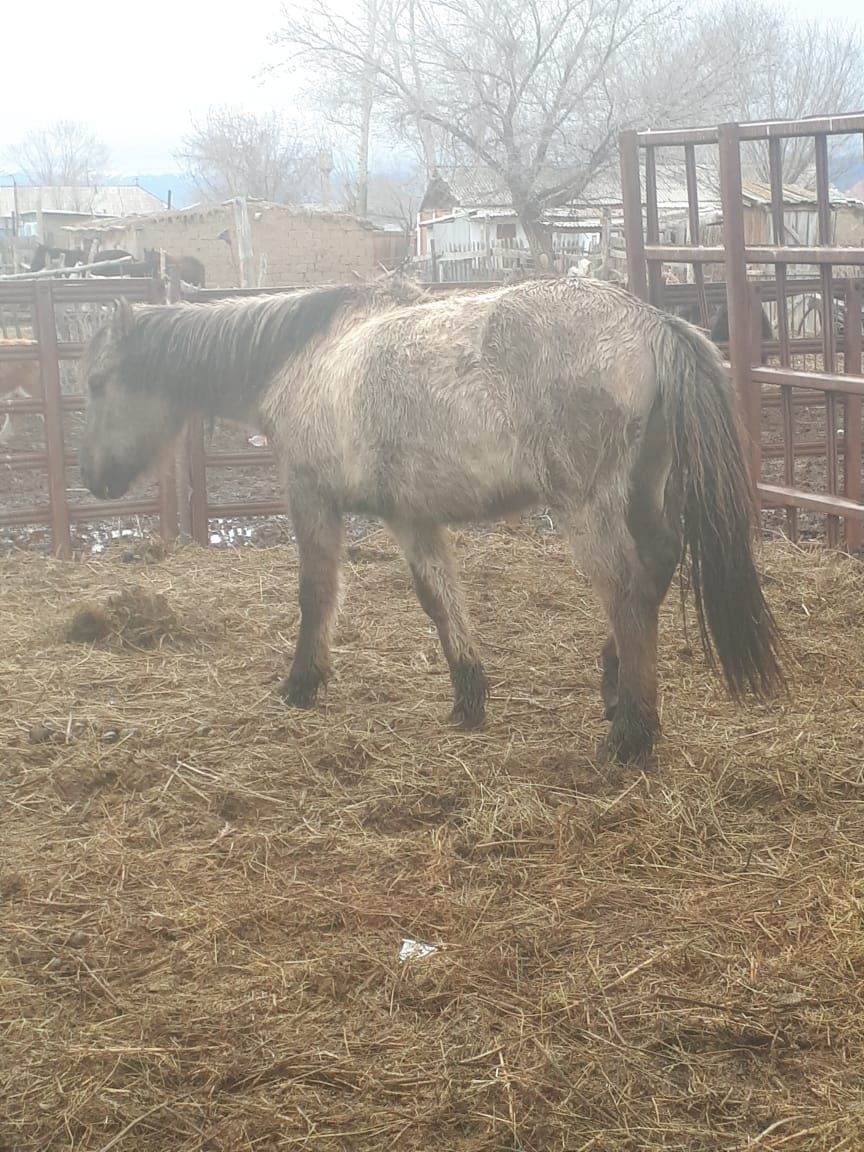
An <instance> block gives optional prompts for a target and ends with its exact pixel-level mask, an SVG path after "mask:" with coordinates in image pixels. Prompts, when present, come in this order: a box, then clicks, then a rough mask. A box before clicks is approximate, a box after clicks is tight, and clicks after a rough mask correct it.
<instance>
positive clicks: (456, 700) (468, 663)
mask: <svg viewBox="0 0 864 1152" xmlns="http://www.w3.org/2000/svg"><path fill="white" fill-rule="evenodd" d="M391 527H392V530H393V534H394V535H395V537H396V539H397V540H398V542H399V544H400V545H401V547H402V549H403V551H404V553H405V558H406V559H407V561H408V567H409V568H410V570H411V575H412V577H413V579H414V588H415V590H416V592H417V599H418V600H419V601H420V604H421V606H422V608H423V611H424V612H425V613H426V615H427V616H428V617H429V618H430V620H432V622H433V624H434V625H435V627H436V628H437V630H438V635H439V637H440V639H441V647H442V648H443V649H444V655H445V656H446V658H447V664H448V665H449V668H450V681H451V683H452V685H453V711H452V712H451V713H450V721H451V723H453V724H456V725H458V727H460V728H477V727H479V726H480V725H481V724H482V723H483V719H484V716H485V714H486V697H487V695H488V683H487V680H486V673H485V672H484V670H483V665H482V663H481V661H480V658H479V656H478V655H477V653H476V651H475V650H474V646H473V644H472V642H471V633H470V629H469V625H468V617H467V613H466V611H465V606H464V603H463V600H462V593H461V590H460V588H459V582H458V579H457V577H456V573H455V570H454V565H453V558H452V556H451V554H450V549H449V547H448V544H447V539H446V536H445V534H444V529H443V528H442V527H440V526H439V525H437V524H428V525H416V524H411V525H406V524H399V525H392V526H391Z"/></svg>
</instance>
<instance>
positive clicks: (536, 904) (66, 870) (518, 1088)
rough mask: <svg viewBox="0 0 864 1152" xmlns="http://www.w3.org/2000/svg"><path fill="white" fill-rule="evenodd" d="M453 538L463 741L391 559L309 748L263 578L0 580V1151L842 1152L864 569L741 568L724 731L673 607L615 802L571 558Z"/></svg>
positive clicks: (856, 1010) (118, 567)
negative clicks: (470, 684) (471, 703)
mask: <svg viewBox="0 0 864 1152" xmlns="http://www.w3.org/2000/svg"><path fill="white" fill-rule="evenodd" d="M457 539H458V554H459V557H460V562H461V565H462V569H463V572H464V577H465V583H466V587H467V591H468V595H469V599H470V603H471V606H472V610H473V614H474V617H475V624H476V626H477V630H478V633H479V635H480V637H481V639H482V644H483V648H484V650H485V654H486V657H487V663H488V666H489V670H490V673H491V676H492V681H493V697H492V700H491V703H490V718H489V722H488V726H487V728H486V729H485V730H484V731H482V732H480V733H476V734H470V735H465V734H460V733H458V732H455V731H451V730H450V729H448V728H447V726H446V724H445V723H444V718H445V716H446V713H447V711H448V707H449V685H448V679H447V675H446V669H445V668H444V666H443V662H442V659H441V657H440V656H439V650H438V645H437V640H436V638H435V637H434V636H433V635H432V634H431V633H430V629H429V627H428V622H427V621H426V619H425V617H424V616H423V615H422V613H421V612H420V609H419V607H418V606H417V605H416V603H415V601H414V598H413V594H412V593H411V591H410V587H409V581H408V578H407V575H406V573H405V571H404V569H403V566H402V564H401V561H400V560H399V559H398V557H397V556H396V553H395V552H394V550H393V549H392V547H391V546H390V544H389V543H388V542H387V541H386V539H385V538H383V537H373V538H371V539H370V540H367V541H365V542H364V543H362V544H360V545H355V546H354V547H353V548H352V551H351V555H350V559H349V563H348V564H347V567H346V596H345V603H344V609H343V615H342V618H341V624H340V626H339V630H338V635H337V640H336V661H337V669H338V670H337V676H336V678H335V680H334V681H333V683H332V684H331V686H330V689H329V692H328V694H327V698H326V700H325V701H324V702H323V704H322V706H321V707H320V709H319V710H317V711H314V712H311V713H296V712H291V711H289V710H287V709H285V708H284V707H283V706H282V705H281V704H280V702H279V701H278V700H277V699H276V698H275V696H274V692H273V689H274V686H275V683H276V679H277V677H278V676H279V675H280V674H282V673H283V672H284V669H285V659H286V651H287V650H288V649H289V647H290V643H291V640H292V637H293V634H294V630H295V624H296V616H297V610H296V607H295V557H294V554H293V552H292V551H291V550H290V549H288V548H278V549H271V550H266V551H259V550H245V551H238V552H216V551H212V552H204V551H200V550H195V549H180V550H178V551H177V552H175V553H173V554H170V555H168V556H165V557H164V558H162V557H160V556H159V553H158V551H151V552H150V553H148V554H146V555H144V554H142V557H141V559H140V560H139V561H138V562H132V563H123V562H122V561H121V558H120V556H119V555H118V556H116V557H112V555H111V552H110V549H109V552H108V554H107V555H106V556H105V557H104V558H102V559H100V560H98V561H92V562H88V563H81V564H61V563H58V562H53V561H46V560H44V559H41V558H38V557H34V556H29V557H28V556H22V557H18V558H11V559H7V560H4V561H2V563H0V581H2V589H3V595H2V599H0V636H2V643H0V699H2V710H0V745H2V748H3V749H4V751H3V756H2V769H0V1148H2V1149H4V1150H12V1149H14V1150H16V1152H18V1150H22V1152H23V1150H27V1152H29V1150H31V1149H32V1150H37V1149H38V1150H49V1149H51V1150H53V1149H81V1150H84V1149H86V1150H88V1152H107V1150H108V1149H109V1148H110V1149H118V1150H120V1152H124V1150H129V1149H142V1150H146V1152H169V1150H170V1152H193V1150H195V1152H245V1150H256V1152H258V1150H263V1149H268V1150H269V1149H315V1150H321V1152H323V1150H327V1149H333V1150H337V1149H338V1150H343V1149H344V1150H350V1152H361V1150H362V1152H366V1150H368V1152H373V1150H376V1152H377V1150H379V1149H389V1148H394V1149H406V1150H411V1152H427V1150H433V1149H434V1150H438V1149H441V1150H447V1152H449V1150H452V1152H481V1150H482V1152H492V1150H495V1152H505V1150H517V1149H518V1150H522V1152H553V1150H555V1152H557V1150H561V1152H565V1150H566V1152H576V1150H583V1152H587V1150H588V1149H591V1150H592V1152H599V1150H604V1152H607V1150H608V1152H612V1150H614V1152H619V1150H620V1152H637V1150H638V1152H654V1150H658V1149H681V1150H686V1152H699V1150H705V1152H707V1150H709V1149H710V1150H712V1152H714V1150H717V1149H720V1150H724V1152H733V1150H739V1149H740V1150H741V1152H744V1150H745V1149H750V1148H758V1149H759V1152H801V1150H804V1149H807V1150H811V1149H813V1150H815V1149H821V1150H829V1149H830V1150H832V1152H839V1150H841V1149H849V1150H853V1149H860V1148H862V1147H864V1013H862V1007H864V919H862V913H864V804H862V799H864V774H862V764H864V757H862V752H864V717H862V684H864V640H862V623H864V568H862V566H861V565H859V564H858V563H857V562H855V561H852V560H848V559H844V558H842V557H837V556H829V555H827V554H824V553H815V552H814V553H807V552H801V551H798V550H794V549H792V548H790V547H788V546H776V545H770V546H766V548H765V550H764V553H763V555H762V557H761V563H762V564H763V566H764V569H765V571H766V573H767V590H768V593H769V595H770V598H771V600H772V602H773V604H774V606H775V608H776V609H777V611H778V614H779V616H780V619H781V621H782V623H783V625H784V628H785V631H786V635H787V637H788V640H789V644H790V647H791V650H792V654H793V660H792V663H791V671H792V675H793V680H794V695H793V698H792V699H791V700H790V701H787V702H784V703H781V704H775V705H766V706H757V707H753V708H747V709H741V710H736V709H735V708H734V707H733V706H732V705H731V704H730V703H729V702H728V701H727V700H726V698H725V696H724V694H723V691H722V688H721V687H720V686H719V684H718V683H717V682H716V681H714V680H713V679H712V677H711V676H710V675H709V674H708V673H707V672H706V671H705V669H704V667H703V664H702V661H701V658H700V657H696V658H693V657H692V656H691V655H690V654H689V653H688V650H687V641H686V637H685V634H684V632H683V631H682V624H681V619H680V615H681V614H680V607H679V604H678V597H677V595H676V594H675V593H674V592H673V594H672V595H671V596H670V598H669V603H668V605H667V607H666V609H665V612H664V617H665V618H664V627H663V639H662V657H661V672H662V678H663V701H664V703H663V721H664V728H665V732H666V736H665V739H664V741H663V742H662V744H661V746H660V749H659V753H658V756H657V763H656V766H655V767H654V769H653V770H652V771H651V772H650V773H649V774H647V775H640V774H638V773H635V772H632V771H625V770H620V769H616V770H601V769H599V768H598V767H597V766H596V764H595V760H594V755H593V751H594V745H595V742H596V740H597V739H598V738H599V737H600V736H601V734H602V732H603V728H604V725H603V722H602V720H601V719H600V707H599V699H598V692H597V687H598V679H599V671H598V660H597V657H598V652H599V647H600V644H601V642H602V640H603V635H604V628H603V623H602V619H601V616H600V613H599V611H598V608H597V606H596V604H595V601H594V600H593V597H592V596H591V594H590V592H589V590H588V588H587V587H586V585H585V583H584V581H582V579H581V578H580V577H579V575H578V574H577V573H575V572H574V570H573V569H572V567H571V565H570V563H569V560H568V559H567V556H566V555H565V552H564V549H563V546H562V544H561V542H560V541H559V540H557V539H556V538H554V537H550V538H546V539H541V538H539V537H536V536H532V535H527V534H526V535H511V536H506V535H503V534H502V535H492V536H487V537H483V538H480V537H473V536H471V535H468V534H466V535H463V536H460V537H458V538H457ZM127 559H128V557H127ZM142 593H146V595H144V596H142V595H141V594H142ZM76 613H84V615H83V616H81V615H78V616H77V617H76ZM689 616H690V618H689V626H690V628H689V630H690V634H691V637H692V635H693V633H695V620H694V619H693V616H692V610H691V613H690V614H689ZM73 617H74V618H75V619H76V625H75V629H77V630H73V631H72V632H70V631H69V629H70V627H72V622H73ZM82 620H83V621H84V622H85V624H86V622H87V621H89V623H90V628H89V631H88V629H87V628H86V627H84V628H83V631H82V630H81V629H82V627H83V625H82ZM406 939H407V940H411V941H417V942H420V943H422V944H424V945H427V946H429V948H431V949H435V950H434V951H430V950H428V949H427V950H423V949H419V948H417V947H415V946H412V945H410V944H409V945H403V940H406ZM403 949H404V952H403V958H401V959H400V951H403ZM404 953H413V954H411V955H409V956H408V957H407V958H404Z"/></svg>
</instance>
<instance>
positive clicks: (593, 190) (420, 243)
mask: <svg viewBox="0 0 864 1152" xmlns="http://www.w3.org/2000/svg"><path fill="white" fill-rule="evenodd" d="M564 177H566V169H563V168H556V169H549V170H548V171H547V172H546V173H544V176H543V179H542V180H541V184H546V186H549V187H551V186H553V185H555V184H558V183H560V182H561V180H562V178H564ZM697 180H698V185H699V217H700V243H702V244H706V245H714V244H722V211H721V202H720V192H719V178H718V176H717V173H716V172H714V171H712V170H710V169H708V168H705V167H700V168H699V169H698V172H697ZM783 199H784V218H785V222H786V228H787V231H788V236H787V242H789V243H793V244H802V245H808V244H814V243H816V229H817V226H818V215H817V205H816V196H815V193H814V192H812V191H810V190H808V189H804V188H799V187H796V186H794V185H788V186H787V187H785V188H784V192H783ZM743 200H744V219H745V233H746V235H747V239H748V243H751V244H770V243H771V242H772V240H771V190H770V187H768V186H767V185H765V184H762V183H760V182H758V181H755V180H745V181H744V182H743ZM687 208H688V198H687V182H686V175H685V172H684V170H683V167H682V166H681V165H680V164H678V165H666V166H664V165H660V164H658V166H657V209H658V222H659V226H660V241H661V243H668V244H682V245H683V244H689V243H690V236H689V231H690V229H689V220H688V212H687ZM831 213H832V236H831V238H830V242H831V243H834V244H838V245H850V246H857V245H860V244H862V243H864V204H862V203H861V202H860V200H858V199H856V198H855V197H854V196H851V195H845V196H844V195H843V194H842V193H840V192H838V191H837V190H836V189H831ZM545 220H546V223H547V225H548V226H549V228H550V231H551V238H552V248H553V251H554V253H555V255H556V264H557V265H558V268H559V270H560V271H566V270H567V269H568V268H569V267H571V266H573V265H577V264H578V263H579V262H580V261H581V260H583V259H584V258H586V257H588V258H590V259H591V261H592V263H594V264H598V263H600V262H603V263H606V264H610V263H611V265H612V266H613V267H617V268H618V270H619V271H620V270H623V265H624V258H625V253H624V244H623V234H624V206H623V202H622V193H621V182H620V176H619V173H618V171H617V170H616V169H610V170H608V171H605V172H603V173H600V174H598V175H597V176H595V177H594V178H592V180H591V181H590V182H589V183H588V185H587V186H586V187H585V189H584V190H583V191H582V192H581V194H580V195H579V196H578V197H576V198H574V199H573V200H572V201H571V202H569V203H567V204H565V205H562V206H560V207H555V208H552V209H550V210H549V211H548V212H547V213H546V214H545ZM416 262H417V264H418V268H419V270H420V272H421V274H422V275H423V276H424V278H426V279H430V280H431V279H438V280H485V279H489V280H496V279H501V278H502V277H503V276H506V275H507V273H508V272H510V271H511V270H513V269H514V268H518V267H527V266H528V265H529V263H530V253H529V245H528V240H527V237H526V235H525V232H524V230H523V228H522V225H521V223H520V221H519V219H518V216H517V214H516V212H515V210H514V208H513V206H512V201H511V198H510V194H509V192H508V191H507V189H506V188H505V186H504V182H503V179H502V178H501V177H500V176H498V175H497V174H496V173H494V172H493V171H492V170H491V169H489V168H484V167H451V168H440V169H439V170H438V172H437V173H436V174H435V176H434V177H433V178H432V179H431V180H430V181H429V184H428V185H427V188H426V193H425V195H424V197H423V200H422V202H421V204H420V209H419V212H418V217H417V245H416ZM669 271H671V272H672V273H673V275H675V276H676V277H678V278H680V279H682V280H683V279H687V278H690V277H691V276H692V269H691V268H690V266H685V265H682V266H681V267H680V268H679V267H677V266H676V267H675V268H674V269H673V268H670V269H669ZM712 271H713V272H715V273H716V275H718V276H721V278H722V268H720V267H718V268H717V269H711V268H710V267H708V268H706V273H707V274H708V276H709V277H710V276H711V273H712Z"/></svg>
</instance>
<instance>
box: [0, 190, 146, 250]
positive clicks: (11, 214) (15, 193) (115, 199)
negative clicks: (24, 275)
mask: <svg viewBox="0 0 864 1152" xmlns="http://www.w3.org/2000/svg"><path fill="white" fill-rule="evenodd" d="M164 207H165V205H164V204H163V203H162V201H161V200H160V199H159V197H158V196H154V195H153V194H152V192H148V191H147V190H146V189H145V188H141V187H139V186H138V185H137V184H121V185H98V186H97V185H89V186H84V187H73V186H58V187H53V188H52V187H39V186H36V185H29V184H26V185H21V184H18V185H11V186H8V187H2V188H0V262H2V264H3V265H4V266H5V267H10V268H11V265H12V264H13V263H14V259H13V252H12V249H13V244H14V246H15V249H16V253H17V255H18V256H19V258H20V259H22V260H24V262H25V263H26V262H27V256H28V254H29V252H31V251H32V250H33V248H34V247H35V246H36V244H37V243H42V244H47V245H48V246H49V247H50V248H70V247H74V246H75V244H74V239H73V237H72V236H71V235H70V233H69V232H68V229H69V228H70V227H74V226H76V225H80V224H86V223H89V222H91V221H94V220H102V221H104V220H109V219H115V218H117V217H121V216H130V215H133V214H140V213H147V212H157V211H159V210H160V209H162V208H164Z"/></svg>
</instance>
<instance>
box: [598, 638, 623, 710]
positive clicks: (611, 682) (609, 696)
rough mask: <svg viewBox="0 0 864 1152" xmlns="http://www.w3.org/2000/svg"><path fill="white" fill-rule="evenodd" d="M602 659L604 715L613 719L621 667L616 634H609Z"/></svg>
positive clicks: (601, 694) (601, 682)
mask: <svg viewBox="0 0 864 1152" xmlns="http://www.w3.org/2000/svg"><path fill="white" fill-rule="evenodd" d="M600 659H601V661H602V663H603V672H602V675H601V677H600V696H601V698H602V700H603V708H604V715H605V717H606V719H607V720H612V719H613V718H614V716H615V709H616V708H617V707H618V669H619V661H618V645H617V644H616V643H615V637H614V635H613V636H609V638H608V639H607V641H606V643H605V644H604V645H603V651H602V653H601V654H600Z"/></svg>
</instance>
